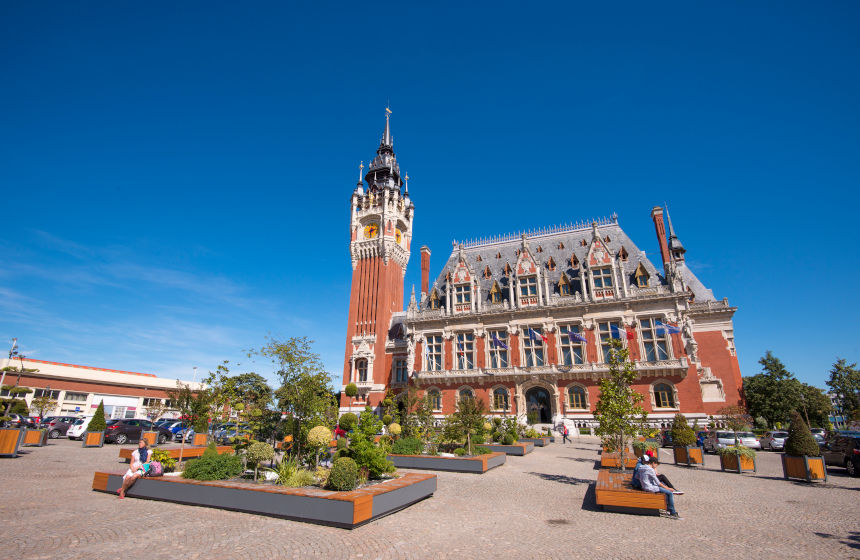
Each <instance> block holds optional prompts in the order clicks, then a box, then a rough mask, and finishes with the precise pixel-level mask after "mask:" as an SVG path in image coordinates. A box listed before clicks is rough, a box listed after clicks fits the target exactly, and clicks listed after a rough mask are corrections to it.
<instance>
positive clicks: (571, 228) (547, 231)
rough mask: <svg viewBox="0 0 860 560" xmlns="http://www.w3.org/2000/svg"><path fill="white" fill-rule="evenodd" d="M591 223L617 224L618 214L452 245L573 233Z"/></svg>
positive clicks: (583, 229) (478, 243) (479, 243)
mask: <svg viewBox="0 0 860 560" xmlns="http://www.w3.org/2000/svg"><path fill="white" fill-rule="evenodd" d="M593 224H597V226H598V227H601V226H611V225H617V224H618V214H615V213H614V212H613V213H612V215H611V216H610V217H608V218H599V219H597V220H592V221H584V222H576V223H573V224H561V225H557V226H551V227H548V228H539V229H530V230H526V231H519V232H516V233H508V234H505V235H499V236H495V237H484V238H480V239H470V240H468V241H461V242H458V241H456V240H455V241H454V245H455V246H457V245H459V244H461V243H462V245H463V247H464V248H466V249H471V248H472V247H483V246H485V245H493V244H495V243H506V242H508V241H516V240H518V239H520V238H522V236H523V234H525V235H526V236H527V237H529V238H533V237H541V236H545V235H553V234H556V233H573V232H576V231H585V230H588V229H590V228H591V227H592V225H593Z"/></svg>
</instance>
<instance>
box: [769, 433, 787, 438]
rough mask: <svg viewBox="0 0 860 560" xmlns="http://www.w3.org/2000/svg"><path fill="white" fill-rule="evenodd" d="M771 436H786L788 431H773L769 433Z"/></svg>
mask: <svg viewBox="0 0 860 560" xmlns="http://www.w3.org/2000/svg"><path fill="white" fill-rule="evenodd" d="M771 436H773V437H775V438H787V437H788V432H774V433H772V434H771Z"/></svg>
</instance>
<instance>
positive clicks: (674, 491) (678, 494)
mask: <svg viewBox="0 0 860 560" xmlns="http://www.w3.org/2000/svg"><path fill="white" fill-rule="evenodd" d="M672 493H673V494H675V495H676V496H680V495H681V494H683V492H681V491H680V490H673V491H672Z"/></svg>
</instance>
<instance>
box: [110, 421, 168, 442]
mask: <svg viewBox="0 0 860 560" xmlns="http://www.w3.org/2000/svg"><path fill="white" fill-rule="evenodd" d="M144 431H147V432H158V436H157V441H158V443H164V442H166V441H167V440H169V439H171V438H172V437H173V434H172V433H171V432H170V430H166V429H164V428H159V427H157V426H155V425H154V424H153V423H152V422H150V421H149V420H143V419H138V418H115V419H113V420H108V423H107V430H105V442H106V443H117V444H119V445H123V444H126V443H128V442H130V441H132V442H137V441H140V434H141V433H142V432H144Z"/></svg>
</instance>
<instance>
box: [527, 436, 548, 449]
mask: <svg viewBox="0 0 860 560" xmlns="http://www.w3.org/2000/svg"><path fill="white" fill-rule="evenodd" d="M550 439H551V438H548V437H539V438H529V437H521V438H520V441H521V442H526V441H530V442H532V443H533V444H535V447H546V446H547V445H549V444H550Z"/></svg>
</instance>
